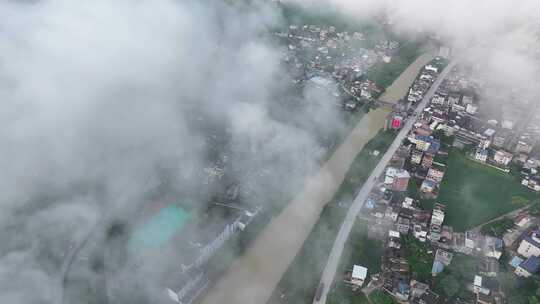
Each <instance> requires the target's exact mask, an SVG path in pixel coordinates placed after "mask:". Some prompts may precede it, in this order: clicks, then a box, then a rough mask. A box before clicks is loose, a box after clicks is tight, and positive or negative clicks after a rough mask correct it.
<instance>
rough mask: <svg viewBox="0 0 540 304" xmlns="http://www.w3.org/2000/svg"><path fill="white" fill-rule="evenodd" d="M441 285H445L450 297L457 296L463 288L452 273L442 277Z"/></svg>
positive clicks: (445, 292)
mask: <svg viewBox="0 0 540 304" xmlns="http://www.w3.org/2000/svg"><path fill="white" fill-rule="evenodd" d="M441 285H442V286H444V294H445V295H446V296H447V297H448V298H452V297H453V296H455V295H456V294H457V293H458V292H459V291H460V288H461V286H460V284H459V281H458V279H457V278H456V277H455V276H453V275H451V274H448V275H445V276H444V277H443V278H442V280H441Z"/></svg>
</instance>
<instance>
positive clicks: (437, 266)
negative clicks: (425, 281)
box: [431, 261, 444, 274]
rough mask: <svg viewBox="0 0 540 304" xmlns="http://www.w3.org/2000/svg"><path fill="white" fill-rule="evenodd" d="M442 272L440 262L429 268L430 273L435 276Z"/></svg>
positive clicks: (435, 262) (442, 268)
mask: <svg viewBox="0 0 540 304" xmlns="http://www.w3.org/2000/svg"><path fill="white" fill-rule="evenodd" d="M443 270H444V265H443V263H441V262H440V261H434V262H433V267H432V268H431V273H433V274H437V273H441V272H442V271H443Z"/></svg>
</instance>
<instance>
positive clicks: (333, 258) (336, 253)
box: [313, 62, 455, 304]
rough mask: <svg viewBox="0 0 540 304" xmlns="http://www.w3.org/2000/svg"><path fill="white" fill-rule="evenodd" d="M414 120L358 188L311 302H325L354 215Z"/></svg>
mask: <svg viewBox="0 0 540 304" xmlns="http://www.w3.org/2000/svg"><path fill="white" fill-rule="evenodd" d="M454 65H455V62H451V63H450V64H449V65H448V66H447V67H446V68H445V69H444V70H443V71H442V72H441V75H440V76H439V77H438V78H437V80H436V81H435V83H433V85H432V86H431V88H430V89H429V91H428V92H427V93H426V95H425V96H424V98H423V99H422V101H421V102H420V103H419V104H418V107H417V108H416V110H415V111H414V117H416V116H417V115H418V114H419V113H421V112H422V111H423V109H424V108H425V107H426V105H427V104H428V102H429V100H430V99H431V97H432V96H433V94H435V92H436V91H437V88H438V87H439V86H440V84H441V83H442V81H443V79H444V78H445V77H446V75H447V74H448V73H449V72H450V70H451V69H452V67H454ZM414 122H415V119H414V118H410V119H409V120H408V121H407V122H406V123H405V125H404V126H403V129H401V131H400V132H399V133H398V134H397V136H396V138H395V139H394V142H392V144H391V145H390V147H389V148H388V150H387V151H386V153H385V154H384V156H383V157H382V158H381V160H380V161H379V163H378V164H377V166H376V167H375V169H374V170H373V172H372V173H371V175H370V176H369V178H368V179H367V180H366V182H365V183H364V185H363V186H362V188H361V189H360V192H358V195H357V196H356V198H355V199H354V202H353V203H352V204H351V206H350V207H349V210H348V211H347V216H346V217H345V220H344V221H343V223H342V224H341V228H340V229H339V233H338V235H337V237H336V240H335V241H334V246H333V247H332V251H331V252H330V256H329V257H328V261H327V263H326V267H325V268H324V271H323V274H322V277H321V282H320V284H319V286H323V288H322V292H321V296H320V298H319V300H317V299H314V300H313V304H324V303H326V297H327V296H328V291H329V288H330V287H331V286H332V282H333V281H334V277H335V275H336V271H337V268H338V265H339V260H340V258H341V254H342V253H343V247H344V245H345V242H346V241H347V239H348V238H349V234H350V232H351V230H352V227H353V225H354V222H355V220H356V217H357V215H358V213H359V212H360V210H361V209H362V206H363V205H364V202H365V201H366V199H367V198H368V195H369V193H370V192H371V189H372V188H373V187H374V186H375V185H376V182H377V178H378V177H379V176H380V175H381V174H382V173H383V171H384V169H385V168H386V166H387V164H388V162H389V161H390V159H391V158H392V155H394V153H395V152H396V151H397V149H398V148H399V146H400V145H401V143H402V141H403V139H405V137H406V136H407V134H408V133H409V131H410V130H411V128H412V125H413V123H414Z"/></svg>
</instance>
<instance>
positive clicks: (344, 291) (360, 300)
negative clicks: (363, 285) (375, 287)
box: [326, 285, 369, 304]
mask: <svg viewBox="0 0 540 304" xmlns="http://www.w3.org/2000/svg"><path fill="white" fill-rule="evenodd" d="M326 303H328V304H369V301H368V299H367V297H366V295H365V294H364V293H363V292H362V291H352V290H351V288H349V287H347V286H344V285H341V286H339V287H337V288H336V290H335V291H333V292H332V293H330V294H329V295H328V298H327V300H326Z"/></svg>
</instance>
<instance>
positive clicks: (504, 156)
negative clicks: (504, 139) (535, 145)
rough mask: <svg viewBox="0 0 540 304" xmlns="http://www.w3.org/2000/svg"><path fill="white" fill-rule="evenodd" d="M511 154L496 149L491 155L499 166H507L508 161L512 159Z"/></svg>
mask: <svg viewBox="0 0 540 304" xmlns="http://www.w3.org/2000/svg"><path fill="white" fill-rule="evenodd" d="M512 157H513V155H512V154H511V153H509V152H506V151H503V150H498V151H496V152H495V155H494V156H493V160H494V161H495V163H497V164H498V165H501V166H508V164H510V162H511V161H512Z"/></svg>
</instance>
